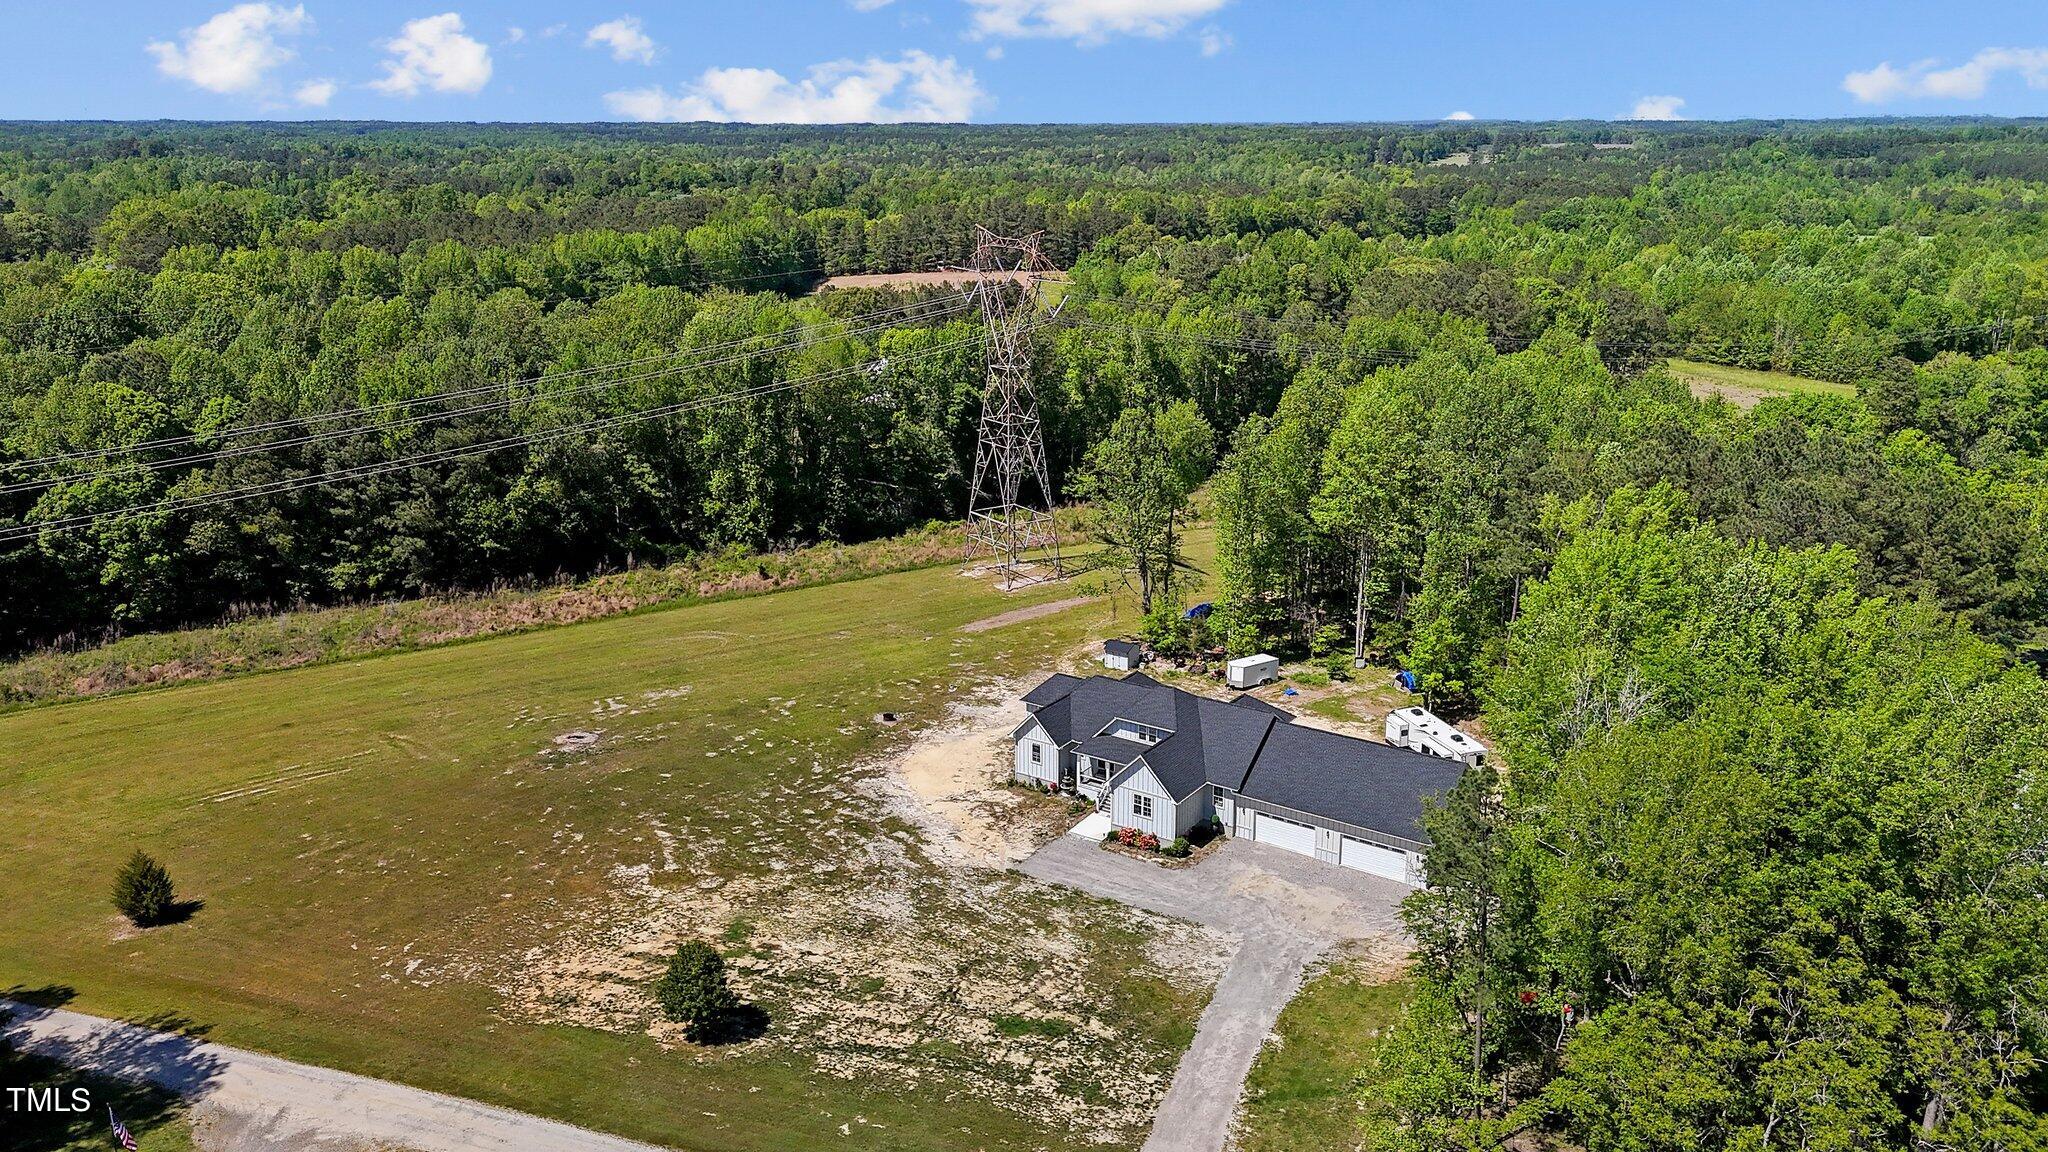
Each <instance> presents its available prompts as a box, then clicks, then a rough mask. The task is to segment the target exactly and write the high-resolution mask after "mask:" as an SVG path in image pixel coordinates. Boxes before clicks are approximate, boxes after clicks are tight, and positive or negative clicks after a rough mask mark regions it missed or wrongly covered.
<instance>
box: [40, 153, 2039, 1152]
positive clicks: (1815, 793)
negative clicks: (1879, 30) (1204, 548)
mask: <svg viewBox="0 0 2048 1152" xmlns="http://www.w3.org/2000/svg"><path fill="white" fill-rule="evenodd" d="M976 225H986V226H987V227H989V228H992V229H995V230H997V231H999V232H1003V233H1007V234H1023V233H1028V232H1034V231H1037V232H1042V233H1043V242H1044V247H1045V251H1046V252H1047V254H1048V256H1049V257H1050V258H1051V259H1052V261H1053V262H1055V263H1056V264H1058V265H1059V266H1060V267H1061V268H1062V269H1064V270H1066V275H1065V276H1064V278H1063V282H1062V283H1059V284H1056V285H1051V286H1048V287H1047V289H1046V292H1047V295H1048V298H1049V299H1050V298H1057V299H1059V300H1060V301H1061V304H1060V307H1059V309H1058V312H1057V314H1056V315H1052V316H1050V317H1048V318H1047V319H1046V320H1045V321H1044V322H1043V323H1042V324H1041V325H1040V327H1039V328H1038V329H1037V330H1036V331H1035V333H1034V336H1035V339H1036V355H1037V357H1038V365H1037V381H1038V388H1039V397H1040V401H1041V404H1042V408H1043V412H1044V416H1045V421H1046V424H1045V427H1046V435H1047V439H1048V450H1049V455H1050V458H1051V460H1052V463H1053V469H1054V474H1055V486H1056V487H1057V488H1058V489H1059V490H1060V491H1061V492H1062V493H1065V494H1068V495H1071V496H1085V497H1087V498H1088V499H1090V500H1091V501H1093V502H1094V503H1095V505H1096V508H1097V511H1098V512H1099V513H1100V514H1101V515H1100V516H1099V518H1098V526H1097V529H1096V531H1097V532H1098V535H1099V536H1100V538H1101V542H1102V544H1103V546H1104V548H1103V552H1104V554H1106V555H1112V556H1114V557H1115V558H1116V562H1117V563H1118V564H1119V565H1121V566H1123V567H1126V568H1128V569H1130V570H1131V571H1133V572H1134V574H1135V576H1136V577H1137V583H1138V584H1139V585H1140V586H1141V590H1142V592H1143V595H1144V597H1145V599H1146V600H1147V602H1148V604H1149V605H1150V607H1151V608H1152V616H1153V621H1152V625H1151V627H1152V629H1153V632H1154V634H1155V637H1156V638H1157V639H1159V640H1160V641H1161V642H1162V643H1184V642H1187V641H1188V640H1190V639H1191V638H1190V637H1188V636H1186V635H1185V634H1182V633H1178V632H1176V629H1182V628H1184V627H1185V625H1183V624H1180V623H1178V622H1179V621H1180V620H1181V613H1180V608H1181V607H1182V604H1181V600H1180V597H1179V592H1178V590H1179V588H1180V587H1181V586H1183V585H1184V584H1185V581H1182V580H1179V579H1178V578H1177V575H1176V574H1177V573H1178V572H1179V571H1180V568H1179V565H1180V563H1181V560H1180V556H1179V552H1180V544H1179V540H1178V537H1177V535H1176V533H1177V532H1178V530H1179V527H1180V526H1181V525H1182V524H1184V522H1185V521H1184V519H1183V516H1184V514H1185V512H1186V511H1187V510H1188V508H1189V505H1190V501H1191V500H1192V499H1194V498H1195V495H1196V493H1197V491H1198V490H1199V489H1200V487H1201V485H1203V484H1204V483H1205V482H1206V485H1207V493H1208V496H1207V505H1208V507H1210V508H1211V509H1212V510H1213V515H1214V519H1215V522H1216V527H1217V535H1218V559H1217V564H1218V571H1217V572H1216V576H1217V577H1218V578H1219V582H1220V587H1221V589H1222V592H1221V596H1220V598H1219V599H1218V601H1217V605H1216V612H1215V614H1214V616H1213V617H1212V618H1211V620H1210V622H1209V625H1208V627H1209V629H1210V631H1211V632H1212V633H1213V636H1212V639H1213V641H1214V642H1216V643H1219V644H1221V645H1222V646H1225V647H1227V648H1229V649H1232V650H1234V651H1249V650H1252V649H1254V648H1258V647H1271V648H1274V649H1276V650H1281V651H1285V652H1289V653H1292V654H1296V655H1308V656H1314V657H1318V658H1322V659H1325V660H1326V661H1327V663H1328V665H1329V667H1330V669H1331V671H1332V672H1333V673H1334V674H1337V675H1345V674H1350V670H1351V669H1352V668H1353V666H1354V664H1355V663H1358V662H1361V661H1362V662H1364V663H1367V664H1372V663H1394V664H1398V665H1400V666H1403V667H1407V668H1410V669H1413V670H1414V671H1415V672H1416V673H1417V675H1418V677H1419V679H1420V681H1421V684H1422V686H1423V687H1424V689H1425V690H1426V691H1427V692H1428V693H1429V696H1430V699H1431V701H1432V703H1434V704H1436V705H1438V706H1441V707H1444V708H1446V709H1449V710H1452V711H1454V712H1458V713H1461V714H1467V715H1470V714H1475V713H1477V714H1481V715H1483V718H1484V722H1485V723H1486V725H1487V728H1488V731H1489V732H1490V733H1492V734H1493V735H1494V737H1495V739H1496V740H1497V741H1498V743H1499V746H1500V751H1501V753H1502V755H1501V757H1500V759H1501V761H1502V763H1503V764H1504V765H1505V767H1504V768H1503V769H1501V771H1499V772H1495V771H1492V770H1488V771H1486V772H1483V773H1481V772H1475V773H1474V774H1472V775H1471V776H1470V777H1469V778H1468V781H1467V784H1466V785H1465V786H1464V787H1461V789H1460V790H1459V792H1458V793H1457V794H1455V795H1453V796H1451V797H1448V798H1445V800H1444V801H1443V803H1442V804H1441V806H1440V807H1438V808H1437V809H1435V810H1434V811H1433V812H1432V814H1431V816H1430V820H1431V822H1432V825H1433V827H1432V831H1433V834H1434V839H1435V848H1434V849H1433V851H1432V854H1431V857H1430V861H1431V863H1430V873H1431V876H1430V879H1431V886H1430V888H1429V889H1428V890H1427V891H1426V892H1424V893H1422V894H1420V895H1418V896H1417V897H1416V898H1414V899H1413V900H1411V901H1410V903H1409V906H1408V909H1407V914H1408V916H1409V920H1410V925H1411V928H1412V929H1413V932H1414V935H1415V937H1416V940H1417V942H1418V946H1419V952H1418V957H1419V961H1418V969H1417V972H1418V984H1419V987H1420V989H1421V991H1420V993H1419V995H1418V998H1417V1000H1416V1002H1415V1003H1414V1005H1413V1006H1412V1007H1411V1008H1410V1009H1409V1012H1408V1015H1407V1017H1406V1019H1405V1020H1404V1022H1403V1023H1402V1025H1401V1026H1400V1027H1399V1028H1398V1029H1396V1031H1395V1034H1394V1036H1393V1039H1392V1040H1391V1041H1390V1042H1389V1043H1388V1044H1387V1045H1386V1046H1385V1050H1384V1052H1383V1053H1382V1055H1381V1059H1382V1060H1383V1062H1384V1064H1385V1067H1384V1068H1382V1069H1381V1075H1380V1076H1379V1077H1378V1079H1377V1082H1378V1083H1383V1084H1387V1085H1390V1086H1391V1087H1390V1088H1389V1090H1388V1092H1387V1094H1386V1095H1385V1097H1384V1098H1378V1097H1376V1098H1375V1099H1373V1100H1370V1101H1365V1102H1363V1103H1364V1104H1365V1105H1366V1114H1367V1115H1369V1116H1371V1117H1374V1118H1376V1119H1377V1121H1379V1123H1377V1125H1376V1126H1375V1127H1374V1128H1373V1129H1372V1131H1371V1133H1370V1135H1369V1141H1370V1142H1371V1143H1373V1144H1374V1145H1376V1146H1382V1147H1388V1148H1403V1149H1417V1150H1420V1149H1450V1148H1474V1147H1484V1148H1493V1147H1501V1146H1503V1145H1504V1144H1505V1143H1507V1142H1508V1141H1510V1140H1512V1139H1514V1138H1515V1137H1517V1136H1518V1135H1521V1134H1524V1133H1528V1132H1531V1131H1540V1132H1548V1133H1554V1134H1557V1135H1560V1136H1562V1137H1564V1138H1566V1139H1568V1140H1571V1141H1574V1142H1577V1143H1578V1144H1580V1145H1582V1146H1584V1147H1587V1148H1591V1149H1600V1150H1607V1149H1629V1150H1635V1149H1643V1150H1648V1149H1671V1150H1678V1149H1695V1148H1715V1149H1767V1148H1799V1149H1816V1148H1865V1147H1907V1146H1914V1147H1919V1148H1925V1149H1984V1150H1991V1149H2000V1150H2014V1152H2017V1150H2020V1149H2027V1148H2044V1147H2048V1119H2044V1104H2048V1072H2044V1070H2043V1067H2042V1065H2041V1063H2040V1060H2039V1057H2038V1056H2037V1053H2039V1052H2041V1051H2043V1048H2044V1045H2048V916H2044V909H2048V899H2044V898H2048V891H2044V886H2048V874H2044V871H2043V869H2044V867H2048V788H2044V787H2043V782H2042V779H2041V775H2040V770H2039V767H2038V749H2039V747H2040V746H2041V743H2042V740H2043V738H2044V736H2048V689H2044V687H2043V686H2042V683H2041V681H2040V679H2039V676H2038V675H2037V673H2036V671H2035V668H2034V664H2035V663H2036V662H2037V661H2038V659H2039V658H2040V655H2041V654H2042V652H2043V651H2044V650H2048V544H2044V542H2043V541H2044V538H2048V533H2044V531H2043V529H2044V528H2048V348H2044V346H2043V340H2042V336H2043V333H2044V330H2048V126H2044V125H2042V124H2038V123H2032V122H1972V121H1956V122H1937V121H1906V122H1872V123H1831V124H1775V123H1758V124H1733V125H1729V124H1721V125H1684V124H1679V125H1640V124H1629V125H1608V124H1558V125H1531V126H1498V125H1476V126H1456V125H1453V126H1430V127H1416V126H1385V127H1375V126H1303V127H1286V126H1275V127H1231V128H1225V127H1193V128H1164V127H1131V128H1099V127H1073V128H1040V127H1016V128H947V127H905V128H846V129H781V128H745V127H707V126H687V127H677V128H623V127H608V128H607V127H592V128H507V127H490V128H477V127H466V126H464V127H457V126H443V127H407V128H398V127H391V126H378V125H338V126H323V127H318V128H312V127H306V128H292V127H254V126H250V127H236V126H214V127H196V126H188V125H168V124H167V125H121V126H63V127H56V126H40V125H12V126H5V127H0V649H5V650H8V651H20V650H24V649H28V648H32V647H35V646H38V645H45V644H50V643H59V642H66V641H76V640H80V639H86V640H89V639H92V638H96V637H99V636H102V635H106V634H109V633H113V632H118V631H124V630H125V631H132V630H139V629H149V628H161V627H170V626H176V625H178V624H181V623H187V622H192V621H197V620H205V619H209V618H211V617H214V616H216V615H218V614H220V613H222V612H223V611H225V610H227V609H229V608H231V607H232V606H235V605H242V604H257V605H266V604H267V605H289V604H296V603H322V602H333V601H340V600H348V599H359V598H370V597H389V596H399V595H406V594H412V593H417V592H420V591H423V590H426V589H440V588H464V587H479V586H484V585H489V584H492V583H494V582H501V581H522V580H532V579H541V578H546V577H549V576H552V575H555V574H558V573H587V572H591V571H594V570H598V569H601V568H607V567H619V566H625V565H631V564H637V563H645V562H655V561H664V560H670V559H675V558H679V557H685V556H693V555H702V554H706V553H715V552H722V551H741V550H747V549H761V548H775V547H785V546H795V545H801V544H806V543H812V542H818V541H852V540H860V539H868V538H874V537H878V536H882V535H886V534H890V533H894V532H898V531H901V530H903V529H906V528H910V527H915V526H918V525H920V524H923V523H925V522H926V521H928V520H932V519H944V518H956V517H958V516H959V514H960V512H961V510H962V505H963V504H964V502H965V487H966V480H965V473H967V472H968V471H969V470H970V469H971V467H972V464H973V448H974V431H975V426H976V421H977V419H978V415H979V403H980V387H981V373H982V362H981V356H982V352H981V347H980V343H979V328H978V323H977V320H976V318H975V317H974V315H973V314H972V313H971V312H970V311H969V310H968V309H967V307H966V304H967V302H966V301H964V300H963V299H962V298H961V295H960V294H959V293H958V292H956V291H953V290H950V289H942V288H937V287H922V288H918V289H914V290H908V289H906V290H894V289H875V288H863V289H852V290H834V291H829V292H824V293H814V292H813V289H814V288H816V287H817V286H818V285H819V284H820V282H821V281H822V280H823V279H824V278H826V277H829V276H833V275H838V274H846V273H861V272H905V271H916V270H928V269H933V268H937V267H940V266H944V265H947V264H956V263H959V262H962V261H964V260H966V259H967V257H968V255H969V253H970V251H971V249H972V245H973V241H974V228H975V226H976ZM1674 356H1678V357H1684V358H1687V359H1690V360H1697V361H1704V362H1708V363H1712V364H1720V365H1729V366H1736V367H1744V368H1754V369H1768V370H1774V371H1781V372H1788V373H1797V374H1799V375H1801V376H1805V377H1812V378H1816V379H1819V380H1825V381H1835V382H1839V383H1842V384H1847V385H1852V386H1853V388H1854V395H1853V396H1851V395H1819V394H1806V395H1788V396H1784V397H1781V398H1775V399H1769V400H1766V401H1764V402H1763V403H1762V404H1760V405H1758V406H1756V407H1755V408H1754V409H1753V410H1741V409H1738V408H1736V407H1733V406H1731V405H1728V404H1725V403H1721V402H1718V401H1713V400H1701V399H1698V398H1696V397H1694V396H1693V395H1692V394H1691V393H1690V392H1689V391H1688V389H1687V387H1686V385H1685V384H1684V383H1683V382H1682V381H1681V380H1680V379H1679V378H1678V377H1677V376H1676V375H1674V374H1673V373H1672V371H1671V370H1670V369H1669V368H1668V366H1667V365H1666V360H1667V358H1669V357H1674ZM1212 467H1213V474H1211V469H1212Z"/></svg>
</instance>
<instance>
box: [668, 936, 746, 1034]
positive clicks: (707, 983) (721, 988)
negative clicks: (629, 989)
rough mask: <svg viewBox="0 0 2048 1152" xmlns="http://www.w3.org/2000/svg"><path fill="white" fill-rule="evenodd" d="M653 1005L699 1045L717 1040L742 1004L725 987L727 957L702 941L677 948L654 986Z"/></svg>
mask: <svg viewBox="0 0 2048 1152" xmlns="http://www.w3.org/2000/svg"><path fill="white" fill-rule="evenodd" d="M654 1002H655V1003H656V1004H658V1005H660V1006H661V1014H662V1015H664V1016H666V1017H668V1018H669V1019H671V1020H673V1021H675V1022H676V1023H678V1024H681V1025H683V1027H685V1028H686V1029H688V1030H689V1034H690V1039H692V1040H698V1041H702V1040H705V1039H708V1038H710V1037H712V1036H715V1035H716V1034H717V1032H718V1030H719V1028H720V1026H722V1025H723V1024H724V1023H725V1022H726V1021H727V1020H728V1019H730V1018H731V1016H732V1013H733V1010H734V1009H736V1008H738V1007H739V1003H740V1002H739V997H737V996H734V995H733V993H732V989H731V988H729V987H727V986H726V983H725V957H723V956H720V955H719V954H718V950H717V949H715V948H713V947H711V945H709V944H706V943H704V942H703V941H701V940H690V941H686V942H684V943H682V944H680V945H678V946H677V947H676V954H675V955H674V956H671V957H669V961H668V971H667V972H666V973H664V974H663V975H662V977H661V979H659V980H657V981H655V982H654Z"/></svg>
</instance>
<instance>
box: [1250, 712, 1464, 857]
mask: <svg viewBox="0 0 2048 1152" xmlns="http://www.w3.org/2000/svg"><path fill="white" fill-rule="evenodd" d="M1464 770H1465V765H1464V764H1462V763H1460V762H1458V761H1456V760H1444V759H1440V758H1438V757H1435V756H1429V755H1425V754H1424V753H1421V752H1411V751H1409V750H1408V749H1406V748H1390V747H1388V746H1387V745H1385V744H1375V743H1373V742H1372V741H1370V740H1360V739H1358V738H1356V737H1353V736H1340V735H1338V734H1337V733H1335V732H1325V731H1323V730H1322V729H1320V728H1309V727H1304V726H1301V725H1295V724H1275V725H1274V726H1273V732H1272V734H1271V735H1270V736H1268V737H1267V739H1266V747H1265V749H1264V750H1263V751H1261V752H1260V753H1259V762H1258V764H1257V766H1256V767H1255V768H1254V769H1253V770H1252V773H1251V775H1250V776H1249V777H1248V778H1247V779H1246V780H1245V784H1244V787H1243V789H1241V791H1242V792H1243V793H1244V795H1246V796H1249V797H1251V798H1252V799H1254V800H1265V801H1269V802H1271V803H1274V804H1284V805H1286V806H1287V807H1289V808H1297V809H1300V810H1301V811H1303V812H1308V813H1312V814H1314V815H1317V816H1323V817H1326V818H1328V819H1331V820H1341V821H1343V822H1344V823H1346V824H1356V825H1358V826H1359V827H1361V828H1370V829H1372V830H1373V831H1375V832H1385V833H1387V834H1389V835H1392V836H1401V837H1405V838H1407V839H1409V840H1417V841H1420V842H1422V843H1424V844H1427V843H1428V842H1429V835H1428V833H1426V832H1424V831H1423V830H1422V823H1421V820H1422V802H1423V798H1424V797H1427V796H1441V795H1443V794H1444V793H1446V792H1449V791H1450V790H1451V788H1452V787H1453V786H1455V785H1456V784H1457V783H1458V777H1459V775H1460V774H1462V773H1463V772H1464Z"/></svg>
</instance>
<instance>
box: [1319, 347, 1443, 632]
mask: <svg viewBox="0 0 2048 1152" xmlns="http://www.w3.org/2000/svg"><path fill="white" fill-rule="evenodd" d="M1421 429H1422V407H1421V405H1420V404H1419V403H1417V402H1416V399H1415V397H1414V396H1413V395H1412V394H1411V393H1409V392H1408V391H1407V390H1406V389H1405V388H1403V387H1401V386H1400V384H1399V383H1398V382H1397V380H1395V379H1394V378H1391V377H1388V378H1379V377H1375V378H1372V379H1368V380H1367V381H1365V382H1364V383H1362V384H1360V385H1359V386H1358V387H1357V388H1355V389H1353V390H1352V392H1351V395H1350V398H1349V400H1348V402H1347V403H1346V405H1345V410H1344V420H1343V422H1342V423H1341V424H1339V425H1337V430H1336V432H1334V433H1333V434H1332V435H1331V437H1330V447H1329V450H1328V451H1327V452H1326V453H1325V454H1324V457H1323V486H1322V490H1321V491H1320V492H1318V493H1317V494H1316V497H1315V501H1314V503H1313V504H1312V505H1311V509H1310V514H1311V516H1312V517H1313V518H1314V520H1315V524H1316V527H1318V528H1320V529H1321V530H1322V531H1324V532H1327V533H1329V534H1331V535H1333V536H1335V537H1337V538H1339V539H1341V540H1343V541H1345V542H1347V543H1348V545H1349V546H1350V548H1351V551H1352V553H1353V554H1354V555H1355V556H1356V557H1357V579H1356V594H1355V597H1354V601H1353V604H1354V607H1353V622H1352V634H1351V657H1352V662H1353V664H1354V665H1356V666H1358V667H1363V666H1364V665H1365V647H1366V642H1367V640H1368V637H1369V636H1370V633H1371V619H1372V617H1371V611H1372V603H1373V600H1374V598H1375V597H1376V596H1378V595H1379V594H1380V593H1382V592H1384V591H1385V588H1386V577H1385V576H1384V574H1383V573H1381V572H1380V571H1379V570H1378V568H1377V567H1376V560H1377V558H1378V557H1379V556H1380V555H1382V554H1383V553H1386V552H1389V551H1393V550H1397V549H1403V548H1405V547H1407V546H1408V543H1409V541H1410V540H1411V539H1412V538H1413V536H1414V531H1415V521H1414V517H1415V516H1416V514H1417V513H1418V512H1419V510H1420V506H1421V503H1422V496H1423V485H1422V476H1421V472H1420V468H1419V463H1420V462H1419V460H1418V458H1417V456H1418V454H1417V451H1416V445H1417V440H1418V438H1419V434H1420V431H1421Z"/></svg>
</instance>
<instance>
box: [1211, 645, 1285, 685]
mask: <svg viewBox="0 0 2048 1152" xmlns="http://www.w3.org/2000/svg"><path fill="white" fill-rule="evenodd" d="M1224 672H1225V677H1224V678H1225V679H1227V680H1228V681H1229V682H1230V686H1231V687H1232V688H1256V687H1258V686H1259V685H1261V684H1271V683H1272V682H1273V681H1275V680H1278V679H1279V678H1280V658H1279V657H1278V656H1268V655H1266V654H1265V653H1264V652H1261V653H1259V654H1258V655H1256V656H1240V657H1238V658H1237V659H1235V660H1232V661H1231V662H1230V663H1229V664H1227V665H1225V666H1224Z"/></svg>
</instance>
